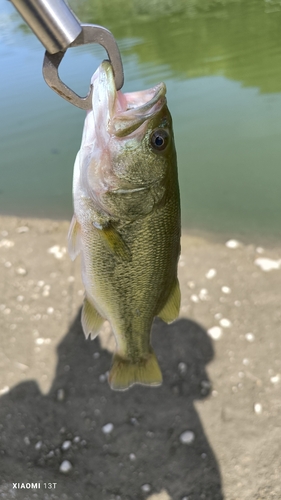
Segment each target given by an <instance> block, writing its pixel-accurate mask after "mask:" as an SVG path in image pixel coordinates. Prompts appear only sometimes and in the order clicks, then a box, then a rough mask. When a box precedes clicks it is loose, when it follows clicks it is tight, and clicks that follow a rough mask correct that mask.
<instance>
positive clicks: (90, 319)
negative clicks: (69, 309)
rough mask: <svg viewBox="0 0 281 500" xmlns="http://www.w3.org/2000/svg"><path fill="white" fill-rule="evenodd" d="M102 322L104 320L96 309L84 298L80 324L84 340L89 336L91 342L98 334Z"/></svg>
mask: <svg viewBox="0 0 281 500" xmlns="http://www.w3.org/2000/svg"><path fill="white" fill-rule="evenodd" d="M104 321H105V319H104V318H103V317H102V316H101V315H100V314H99V313H98V311H97V310H96V308H95V307H94V306H93V305H92V304H91V303H90V302H89V301H88V299H87V298H85V299H84V303H83V308H82V315H81V323H82V328H83V332H84V335H85V337H86V339H87V338H88V337H89V335H91V340H93V339H94V338H95V337H96V336H97V334H98V333H99V330H100V328H101V326H102V324H103V322H104Z"/></svg>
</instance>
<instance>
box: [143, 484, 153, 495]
mask: <svg viewBox="0 0 281 500" xmlns="http://www.w3.org/2000/svg"><path fill="white" fill-rule="evenodd" d="M141 489H142V491H143V492H144V493H149V492H150V491H151V486H150V484H143V485H142V487H141Z"/></svg>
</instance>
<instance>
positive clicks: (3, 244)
mask: <svg viewBox="0 0 281 500" xmlns="http://www.w3.org/2000/svg"><path fill="white" fill-rule="evenodd" d="M14 245H15V243H14V242H13V241H11V240H6V239H4V240H0V248H12V247H13V246H14Z"/></svg>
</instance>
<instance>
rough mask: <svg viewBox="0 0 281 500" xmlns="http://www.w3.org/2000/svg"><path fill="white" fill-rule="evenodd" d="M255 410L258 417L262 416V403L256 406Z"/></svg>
mask: <svg viewBox="0 0 281 500" xmlns="http://www.w3.org/2000/svg"><path fill="white" fill-rule="evenodd" d="M254 410H255V413H257V415H260V414H261V413H262V405H261V404H260V403H256V404H255V405H254Z"/></svg>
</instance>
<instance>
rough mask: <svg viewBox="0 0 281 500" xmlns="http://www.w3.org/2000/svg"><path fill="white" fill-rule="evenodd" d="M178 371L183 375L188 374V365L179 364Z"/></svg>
mask: <svg viewBox="0 0 281 500" xmlns="http://www.w3.org/2000/svg"><path fill="white" fill-rule="evenodd" d="M178 369H179V372H180V373H181V374H184V373H186V369H187V367H186V364H185V363H183V362H181V363H179V364H178Z"/></svg>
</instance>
